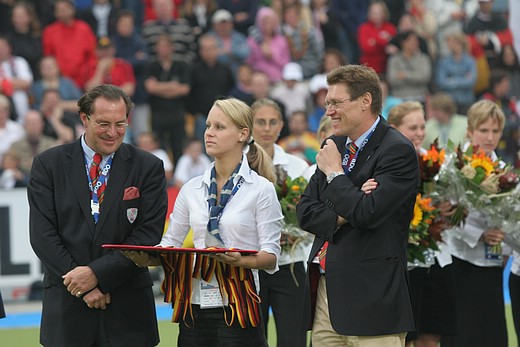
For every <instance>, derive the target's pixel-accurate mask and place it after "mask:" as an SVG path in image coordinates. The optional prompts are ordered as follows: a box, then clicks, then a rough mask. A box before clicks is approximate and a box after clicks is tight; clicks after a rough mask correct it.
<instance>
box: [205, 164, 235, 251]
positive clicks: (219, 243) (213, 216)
mask: <svg viewBox="0 0 520 347" xmlns="http://www.w3.org/2000/svg"><path fill="white" fill-rule="evenodd" d="M241 165H242V162H240V163H238V165H237V167H236V168H235V171H233V173H232V174H231V177H229V179H228V181H227V182H226V184H224V186H223V187H222V190H221V192H220V201H219V204H218V205H217V177H216V176H217V175H216V171H215V167H213V169H212V170H211V181H210V185H209V188H208V193H209V198H208V206H209V221H208V232H207V233H206V237H205V242H206V247H219V248H225V247H226V245H225V244H224V241H223V240H222V237H221V236H220V232H219V230H218V224H219V221H220V217H221V216H222V212H223V211H224V207H226V205H227V203H228V202H229V200H231V198H232V197H233V195H235V193H236V192H237V190H238V189H239V188H240V186H241V185H242V182H243V178H241V180H240V181H239V182H238V183H237V185H236V186H234V185H233V180H234V178H235V176H236V175H237V174H238V171H239V170H240V166H241Z"/></svg>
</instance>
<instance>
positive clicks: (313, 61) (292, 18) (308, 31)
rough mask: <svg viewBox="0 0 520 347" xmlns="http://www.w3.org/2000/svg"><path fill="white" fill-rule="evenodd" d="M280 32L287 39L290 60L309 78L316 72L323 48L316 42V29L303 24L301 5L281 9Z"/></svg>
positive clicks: (304, 76) (305, 77)
mask: <svg viewBox="0 0 520 347" xmlns="http://www.w3.org/2000/svg"><path fill="white" fill-rule="evenodd" d="M283 19H284V24H283V25H282V33H283V34H284V35H285V38H286V39H287V43H288V44H289V49H290V52H291V61H293V62H296V63H298V64H300V66H301V68H302V71H303V78H304V79H309V78H311V77H312V76H314V75H315V74H316V73H318V70H319V63H320V60H321V57H322V52H323V48H322V46H320V45H319V43H318V36H317V33H316V29H315V28H314V27H313V26H310V27H307V26H305V25H304V23H303V21H302V18H301V5H297V4H293V5H289V6H286V7H285V8H284V10H283Z"/></svg>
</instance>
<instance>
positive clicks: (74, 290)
mask: <svg viewBox="0 0 520 347" xmlns="http://www.w3.org/2000/svg"><path fill="white" fill-rule="evenodd" d="M62 278H63V284H64V285H65V286H66V287H67V290H68V291H69V292H70V293H71V294H72V295H75V296H78V297H79V296H81V295H83V294H84V293H86V292H88V291H89V290H91V289H92V288H95V287H96V286H97V284H98V281H97V278H96V275H95V274H94V271H92V269H91V268H90V267H88V266H78V267H76V268H74V269H72V270H70V271H69V272H67V273H66V274H65V275H63V276H62Z"/></svg>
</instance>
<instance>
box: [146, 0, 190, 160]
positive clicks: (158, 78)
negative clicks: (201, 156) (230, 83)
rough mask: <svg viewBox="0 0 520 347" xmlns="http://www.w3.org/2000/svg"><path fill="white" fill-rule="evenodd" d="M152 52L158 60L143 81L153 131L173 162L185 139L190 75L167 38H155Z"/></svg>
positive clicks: (177, 157)
mask: <svg viewBox="0 0 520 347" xmlns="http://www.w3.org/2000/svg"><path fill="white" fill-rule="evenodd" d="M157 1H162V0H157ZM155 51H156V52H157V58H156V59H155V60H153V61H152V62H150V64H149V66H148V68H147V71H148V72H147V73H146V74H145V75H146V78H145V81H144V86H145V88H146V91H147V92H148V95H149V102H150V109H151V115H152V117H151V123H152V131H153V132H154V133H156V134H157V136H158V137H159V141H160V142H161V147H163V148H165V149H166V150H171V151H172V154H173V161H174V163H176V162H177V161H178V160H179V157H180V156H181V155H182V143H183V141H184V138H185V136H186V132H185V128H184V127H185V121H184V116H185V112H186V97H187V96H188V94H189V93H190V89H191V72H190V69H189V67H188V65H187V64H186V63H185V62H183V61H178V60H177V56H176V55H175V56H174V52H175V48H174V44H173V43H172V41H170V37H169V36H168V35H166V34H163V35H159V36H158V37H157V41H156V44H155Z"/></svg>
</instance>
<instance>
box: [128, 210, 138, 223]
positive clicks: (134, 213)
mask: <svg viewBox="0 0 520 347" xmlns="http://www.w3.org/2000/svg"><path fill="white" fill-rule="evenodd" d="M137 212H138V210H137V208H135V207H134V208H129V209H127V210H126V218H127V219H128V221H129V222H130V224H132V223H133V222H135V220H136V219H137Z"/></svg>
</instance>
